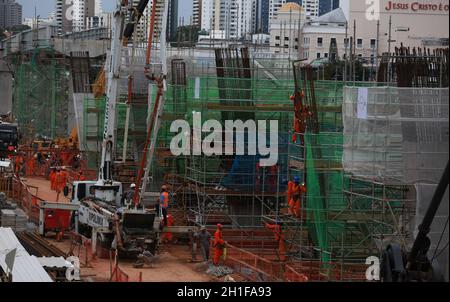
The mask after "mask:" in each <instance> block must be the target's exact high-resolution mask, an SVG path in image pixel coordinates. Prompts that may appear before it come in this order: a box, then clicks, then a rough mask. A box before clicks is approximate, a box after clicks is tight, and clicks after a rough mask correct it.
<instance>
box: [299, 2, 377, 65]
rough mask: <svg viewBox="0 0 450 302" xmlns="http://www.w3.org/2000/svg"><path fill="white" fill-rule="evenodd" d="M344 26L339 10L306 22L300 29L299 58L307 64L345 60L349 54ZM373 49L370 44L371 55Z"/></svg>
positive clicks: (373, 46)
mask: <svg viewBox="0 0 450 302" xmlns="http://www.w3.org/2000/svg"><path fill="white" fill-rule="evenodd" d="M346 25H347V19H346V18H345V14H344V12H343V11H342V9H341V8H338V9H335V10H333V11H331V12H329V13H327V14H325V15H322V16H320V17H318V18H316V19H314V20H311V21H309V22H307V23H306V24H305V25H304V26H303V29H302V41H303V47H302V52H301V53H300V56H301V57H302V58H304V59H307V61H306V62H308V63H311V62H312V61H314V60H316V59H322V58H328V59H333V60H334V59H338V58H341V59H344V58H346V56H348V55H349V54H350V45H349V44H348V43H347V40H346ZM347 30H348V29H347ZM348 36H349V35H348ZM347 38H348V37H347ZM349 41H350V40H349ZM331 45H334V47H331ZM374 49H375V44H372V48H371V50H372V54H373V51H374Z"/></svg>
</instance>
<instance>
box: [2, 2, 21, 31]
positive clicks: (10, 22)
mask: <svg viewBox="0 0 450 302" xmlns="http://www.w3.org/2000/svg"><path fill="white" fill-rule="evenodd" d="M20 24H22V5H20V4H18V3H16V1H15V0H0V28H6V27H10V26H14V25H20Z"/></svg>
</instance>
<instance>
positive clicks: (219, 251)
mask: <svg viewBox="0 0 450 302" xmlns="http://www.w3.org/2000/svg"><path fill="white" fill-rule="evenodd" d="M224 248H225V241H224V240H223V237H222V225H221V224H220V223H219V224H217V230H216V232H215V233H214V259H213V264H214V265H215V266H218V265H219V261H220V257H222V255H223V250H224Z"/></svg>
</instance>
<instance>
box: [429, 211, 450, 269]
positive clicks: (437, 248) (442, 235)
mask: <svg viewBox="0 0 450 302" xmlns="http://www.w3.org/2000/svg"><path fill="white" fill-rule="evenodd" d="M448 220H449V217H448V216H447V222H446V223H445V226H444V229H443V230H442V233H441V238H439V241H438V244H437V246H436V250H435V251H434V255H433V257H432V258H431V262H433V260H434V259H435V258H437V257H439V255H440V254H442V252H443V251H444V250H445V248H444V249H443V250H442V251H441V252H440V253H439V255H438V256H436V253H437V251H438V250H439V246H440V245H441V241H442V238H443V237H444V233H445V230H446V229H447V225H448ZM447 246H448V243H447Z"/></svg>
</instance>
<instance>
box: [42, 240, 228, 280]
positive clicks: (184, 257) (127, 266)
mask: <svg viewBox="0 0 450 302" xmlns="http://www.w3.org/2000/svg"><path fill="white" fill-rule="evenodd" d="M47 240H48V241H49V242H50V243H51V244H53V245H55V246H56V247H58V248H59V249H61V250H62V251H64V252H69V251H70V240H69V239H67V238H66V239H65V240H64V241H62V242H56V241H55V240H54V239H51V238H47ZM74 254H75V256H78V257H79V258H80V262H81V263H80V264H81V269H80V273H81V278H82V280H83V281H93V282H108V281H110V276H111V265H110V260H109V259H99V258H95V259H88V265H87V266H86V253H85V249H80V251H78V249H75V250H74ZM88 254H89V253H88ZM89 258H90V257H89ZM190 259H191V253H190V249H189V247H188V246H183V245H163V246H162V247H161V248H160V252H159V255H158V258H157V261H156V262H155V264H154V265H153V266H152V267H147V266H146V267H144V268H139V269H136V268H133V263H134V261H133V260H123V261H119V267H120V269H121V270H123V271H124V272H125V274H127V275H128V277H129V281H130V282H137V281H139V275H140V273H141V272H142V281H143V282H215V281H220V280H218V279H217V278H215V277H213V276H210V275H207V274H206V273H204V271H198V270H196V267H198V266H199V265H198V263H197V264H196V263H192V262H191V261H190Z"/></svg>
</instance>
